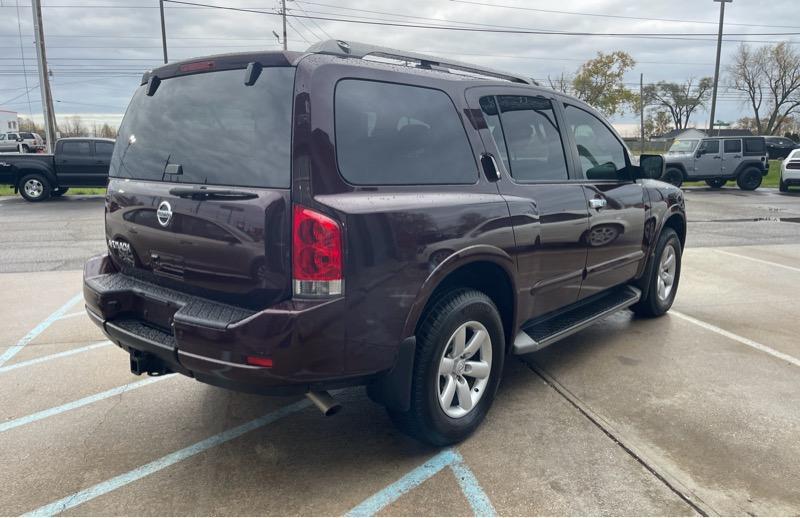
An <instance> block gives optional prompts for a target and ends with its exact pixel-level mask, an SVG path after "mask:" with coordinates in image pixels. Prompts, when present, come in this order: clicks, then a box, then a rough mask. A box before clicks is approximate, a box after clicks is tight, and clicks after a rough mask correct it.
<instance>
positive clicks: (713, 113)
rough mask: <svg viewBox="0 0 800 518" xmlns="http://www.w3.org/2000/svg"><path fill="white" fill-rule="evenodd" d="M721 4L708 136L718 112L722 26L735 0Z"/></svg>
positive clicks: (727, 0) (728, 0)
mask: <svg viewBox="0 0 800 518" xmlns="http://www.w3.org/2000/svg"><path fill="white" fill-rule="evenodd" d="M714 1H715V2H719V32H718V33H717V63H716V66H715V67H714V89H713V90H712V92H711V120H710V121H709V123H708V136H709V137H710V136H712V135H713V133H714V120H715V119H714V118H715V116H716V111H717V86H718V85H719V57H720V54H721V52H722V24H723V23H724V21H725V4H727V3H730V2H733V0H714Z"/></svg>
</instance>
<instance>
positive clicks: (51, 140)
mask: <svg viewBox="0 0 800 518" xmlns="http://www.w3.org/2000/svg"><path fill="white" fill-rule="evenodd" d="M31 6H32V7H33V32H34V35H35V36H36V60H37V61H38V64H39V91H40V92H41V93H42V115H43V116H44V131H45V138H47V152H48V153H52V152H53V149H54V148H55V141H56V114H55V110H54V109H53V95H52V94H51V93H50V75H49V74H48V72H47V54H46V52H45V48H44V28H43V26H42V1H41V0H31Z"/></svg>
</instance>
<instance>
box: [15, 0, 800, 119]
mask: <svg viewBox="0 0 800 518" xmlns="http://www.w3.org/2000/svg"><path fill="white" fill-rule="evenodd" d="M198 1H201V2H202V0H198ZM19 3H20V7H19V13H20V16H19V18H18V17H17V8H16V0H0V43H2V49H3V50H2V52H0V106H3V107H5V108H7V109H13V110H16V111H18V112H19V113H20V114H21V115H27V114H29V113H32V114H33V115H34V117H36V115H37V114H40V113H41V101H40V94H39V90H38V89H37V88H35V86H36V85H37V84H38V76H37V73H36V61H35V56H36V54H35V49H34V46H33V28H32V23H31V20H32V15H31V7H30V3H29V0H19ZM42 3H43V5H44V9H43V11H44V25H45V34H46V39H47V53H48V61H49V64H50V68H51V71H52V75H53V80H52V89H53V97H54V99H55V100H56V103H55V110H56V114H57V116H60V117H65V116H67V115H70V114H81V116H82V117H83V118H84V119H87V120H89V121H91V120H96V121H98V122H103V121H110V122H115V121H118V120H119V118H120V117H121V115H122V113H123V112H124V110H125V107H126V105H127V103H128V100H129V99H130V96H131V94H132V92H133V90H134V89H135V88H136V87H137V85H138V80H139V77H141V72H142V71H144V70H146V69H148V68H150V67H152V66H156V65H158V64H159V63H160V61H161V38H160V26H159V11H158V1H157V0H42ZM202 3H206V4H215V5H221V6H223V5H224V6H231V7H242V8H252V9H263V10H265V11H271V12H275V10H276V8H277V7H278V6H279V4H280V2H279V1H276V0H224V1H223V0H206V1H205V2H202ZM512 7H516V8H512ZM287 8H288V10H289V12H290V14H297V15H307V16H313V17H324V18H331V17H333V18H349V19H358V20H363V21H392V22H397V23H413V24H423V25H436V24H438V25H448V26H453V25H458V26H465V27H473V28H478V27H482V28H498V27H497V26H502V27H504V28H517V29H518V28H522V29H532V30H544V31H573V32H593V33H600V32H602V33H615V32H616V33H619V32H625V33H646V34H652V33H662V34H663V33H691V34H695V35H696V36H692V37H689V38H684V39H664V38H663V37H662V38H661V39H653V38H631V37H588V36H561V35H537V34H507V33H505V34H498V33H488V32H462V31H452V30H432V29H420V28H407V27H392V26H376V25H367V24H355V23H343V22H338V21H326V20H310V19H299V18H290V23H291V26H290V27H289V38H288V40H289V48H290V49H292V50H303V49H305V48H306V47H307V46H308V42H314V41H316V40H319V39H327V38H328V37H333V38H337V39H344V40H356V41H364V42H369V43H376V44H380V45H385V46H391V47H395V48H400V49H406V50H413V51H418V52H429V53H435V54H439V55H445V56H449V57H453V58H456V59H460V60H462V61H471V62H475V63H478V64H482V65H488V66H492V67H494V68H500V69H507V70H509V71H513V72H517V73H522V74H526V75H528V76H532V77H534V78H536V79H539V80H540V81H542V80H546V78H547V77H548V75H551V76H555V75H559V74H561V73H562V72H566V73H572V72H574V71H575V69H576V68H577V67H578V66H579V65H580V64H581V63H582V62H584V61H586V60H587V59H590V58H592V57H593V56H594V55H595V54H596V53H597V52H598V51H604V52H610V51H613V50H624V51H627V52H628V53H630V54H631V55H632V56H633V58H634V59H635V60H636V61H637V65H636V67H635V69H634V70H632V71H631V72H630V73H629V74H628V77H627V78H626V82H629V83H631V84H630V87H631V88H632V89H634V90H638V82H639V74H640V73H643V74H644V77H645V82H646V83H650V82H656V81H659V80H667V81H683V80H685V79H686V78H688V77H695V78H698V77H703V76H712V75H713V73H714V54H715V48H716V37H714V36H711V35H709V34H715V33H716V30H717V25H716V24H717V21H718V16H719V4H718V3H716V2H713V1H712V0H669V1H660V0H655V1H652V0H651V1H639V2H635V1H634V2H631V1H630V0H592V1H580V0H560V1H559V2H553V1H540V0H528V1H523V0H474V1H472V0H470V1H461V0H428V1H421V0H402V1H401V0H375V1H357V0H341V1H337V0H310V1H302V2H301V1H297V0H289V1H287ZM548 10H551V11H552V10H559V11H564V12H573V13H583V14H567V13H556V12H547V11H548ZM796 10H797V0H772V1H771V2H761V1H756V0H735V1H734V2H733V3H732V4H727V9H726V29H725V31H726V33H729V34H731V35H730V36H728V37H727V38H726V41H724V42H723V51H722V64H723V67H724V66H725V64H726V63H727V62H728V61H729V57H730V55H731V53H732V52H733V51H734V50H735V48H736V46H737V45H739V42H738V41H734V40H748V41H752V42H753V44H754V45H763V44H765V43H767V42H776V41H779V40H789V41H796V42H800V39H798V36H795V35H792V34H789V35H785V36H759V35H754V34H758V33H800V20H798V21H794V20H795V17H793V16H787V15H789V14H790V13H794V12H796ZM640 18H647V19H640ZM655 19H659V20H655ZM18 23H19V24H18ZM754 23H761V24H767V25H766V26H757V25H752V24H754ZM166 25H167V35H168V46H169V57H170V60H180V59H186V58H191V57H195V56H202V55H207V54H214V53H224V52H237V51H245V50H254V49H265V48H267V49H272V48H277V45H278V44H277V42H276V40H275V37H274V36H273V35H272V31H273V30H275V31H277V32H280V30H281V19H280V17H279V16H269V15H266V14H256V13H244V12H233V11H224V10H219V9H208V8H197V7H193V8H192V7H187V6H180V5H177V4H167V9H166ZM489 26H492V27H489ZM20 31H21V33H22V38H21V40H20V36H19V34H20ZM734 33H735V34H747V36H739V35H734ZM20 44H21V47H22V49H20ZM22 53H24V56H25V67H26V68H25V70H27V71H28V74H27V88H26V83H25V79H26V78H25V76H24V75H23V74H22V71H23V62H22V61H21V59H20V58H21V55H22ZM720 83H721V84H722V85H724V84H727V83H728V80H727V78H726V76H725V75H724V74H723V76H722V79H721V81H720ZM27 89H31V90H30V94H29V97H30V103H29V102H28V95H26V90H27ZM720 96H721V99H720V101H719V104H718V108H717V118H718V119H721V120H725V121H731V122H733V121H735V120H736V119H738V118H739V117H741V116H743V115H750V113H749V112H748V110H747V108H746V107H745V106H743V105H742V104H741V102H740V101H738V100H737V97H740V96H737V95H736V94H734V93H732V92H726V90H725V89H724V88H723V89H722V90H721V94H720ZM707 118H708V115H707V113H706V112H699V113H698V115H697V116H696V117H695V122H696V123H697V124H698V125H699V126H705V125H707ZM634 121H635V119H634V118H633V117H632V116H631V114H627V115H626V116H622V117H616V118H615V122H616V123H618V124H619V126H620V127H623V128H624V127H626V126H627V124H626V123H628V124H629V123H632V122H634Z"/></svg>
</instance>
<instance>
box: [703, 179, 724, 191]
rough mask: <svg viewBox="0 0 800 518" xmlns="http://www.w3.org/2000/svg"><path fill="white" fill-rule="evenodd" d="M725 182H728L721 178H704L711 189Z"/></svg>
mask: <svg viewBox="0 0 800 518" xmlns="http://www.w3.org/2000/svg"><path fill="white" fill-rule="evenodd" d="M727 182H728V180H723V179H721V178H713V179H711V180H706V185H708V186H709V187H711V188H712V189H719V188H721V187H722V186H723V185H725V184H726V183H727Z"/></svg>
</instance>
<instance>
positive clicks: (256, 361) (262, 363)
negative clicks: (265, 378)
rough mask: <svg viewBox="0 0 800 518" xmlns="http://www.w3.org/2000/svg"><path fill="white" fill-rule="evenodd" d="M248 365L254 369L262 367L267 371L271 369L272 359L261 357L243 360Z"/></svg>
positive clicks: (249, 357) (250, 357)
mask: <svg viewBox="0 0 800 518" xmlns="http://www.w3.org/2000/svg"><path fill="white" fill-rule="evenodd" d="M245 360H246V361H247V363H248V364H249V365H255V366H256V367H264V368H267V369H271V368H272V358H262V357H261V356H248V357H247V358H245Z"/></svg>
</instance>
